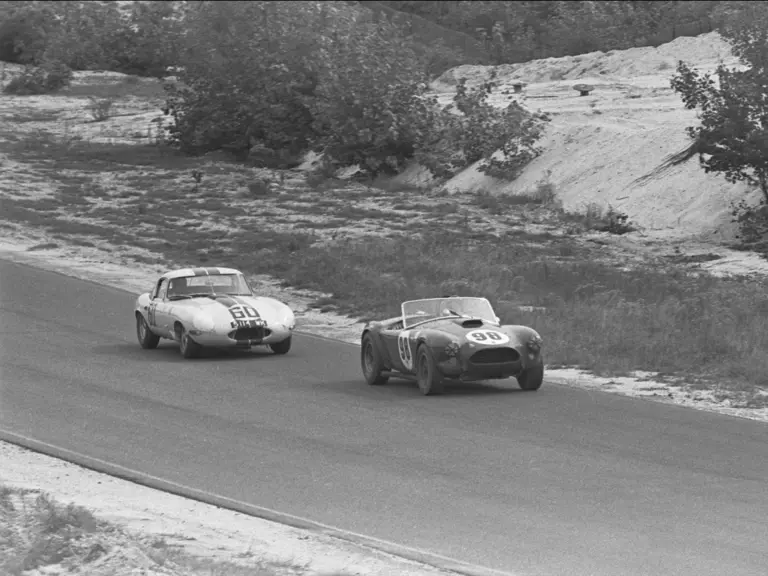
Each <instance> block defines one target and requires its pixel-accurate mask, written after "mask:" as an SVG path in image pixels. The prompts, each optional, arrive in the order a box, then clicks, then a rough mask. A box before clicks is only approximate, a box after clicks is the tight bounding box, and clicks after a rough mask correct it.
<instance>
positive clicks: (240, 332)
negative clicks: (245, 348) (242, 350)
mask: <svg viewBox="0 0 768 576" xmlns="http://www.w3.org/2000/svg"><path fill="white" fill-rule="evenodd" d="M271 333H272V331H271V330H268V329H266V328H264V327H263V326H254V327H249V328H238V329H237V330H232V332H230V333H229V334H228V336H229V337H230V338H232V339H233V340H263V339H264V338H266V337H267V336H269V335H270V334H271Z"/></svg>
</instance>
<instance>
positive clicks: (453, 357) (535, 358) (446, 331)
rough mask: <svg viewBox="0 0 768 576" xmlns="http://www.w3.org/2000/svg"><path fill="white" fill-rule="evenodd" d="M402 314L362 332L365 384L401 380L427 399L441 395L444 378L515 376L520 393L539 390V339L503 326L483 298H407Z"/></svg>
mask: <svg viewBox="0 0 768 576" xmlns="http://www.w3.org/2000/svg"><path fill="white" fill-rule="evenodd" d="M401 311H402V315H401V316H398V317H395V318H390V319H387V320H382V321H376V322H369V323H368V324H366V326H365V328H364V329H363V334H362V341H361V344H362V349H361V364H362V369H363V375H364V376H365V380H366V382H367V383H368V384H370V385H381V384H386V383H387V381H388V379H389V377H390V376H396V377H405V378H409V379H415V380H416V382H417V383H418V386H419V389H420V390H421V392H422V393H423V394H425V395H429V394H439V393H441V392H442V391H443V384H444V382H445V381H446V380H460V381H463V382H472V381H479V380H490V379H502V378H510V377H512V376H514V377H515V378H516V379H517V382H518V384H519V385H520V388H522V389H523V390H538V389H539V388H540V387H541V384H542V382H543V380H544V361H543V358H542V354H541V346H542V340H541V337H540V336H539V334H538V333H537V332H536V331H535V330H534V329H533V328H529V327H527V326H518V325H501V322H500V320H499V318H498V317H497V316H496V313H495V312H494V310H493V307H492V306H491V303H490V302H488V300H486V299H485V298H467V297H451V298H429V299H424V300H411V301H408V302H403V303H402V305H401Z"/></svg>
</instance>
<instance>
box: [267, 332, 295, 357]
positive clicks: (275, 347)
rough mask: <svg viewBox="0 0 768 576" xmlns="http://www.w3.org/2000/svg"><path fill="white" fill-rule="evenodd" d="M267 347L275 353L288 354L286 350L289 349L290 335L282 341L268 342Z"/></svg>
mask: <svg viewBox="0 0 768 576" xmlns="http://www.w3.org/2000/svg"><path fill="white" fill-rule="evenodd" d="M269 348H270V350H272V352H274V353H275V354H288V351H289V350H290V349H291V336H288V338H286V339H285V340H283V341H282V342H275V343H274V344H270V345H269Z"/></svg>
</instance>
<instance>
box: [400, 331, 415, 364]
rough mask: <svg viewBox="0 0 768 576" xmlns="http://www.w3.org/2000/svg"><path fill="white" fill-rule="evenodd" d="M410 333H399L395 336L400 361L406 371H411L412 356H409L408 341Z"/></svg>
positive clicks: (409, 344) (409, 346)
mask: <svg viewBox="0 0 768 576" xmlns="http://www.w3.org/2000/svg"><path fill="white" fill-rule="evenodd" d="M410 335H411V333H410V332H408V331H405V332H400V334H398V335H397V350H398V352H400V360H401V361H402V362H403V366H405V368H406V369H407V370H413V354H411V343H410V342H409V341H408V337H409V336H410Z"/></svg>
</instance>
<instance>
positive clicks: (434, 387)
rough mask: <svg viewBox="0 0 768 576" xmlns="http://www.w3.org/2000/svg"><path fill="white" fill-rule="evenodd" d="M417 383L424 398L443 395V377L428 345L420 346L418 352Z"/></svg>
mask: <svg viewBox="0 0 768 576" xmlns="http://www.w3.org/2000/svg"><path fill="white" fill-rule="evenodd" d="M416 382H417V383H418V385H419V390H421V393H422V394H424V396H433V395H435V394H442V393H443V389H444V383H443V377H442V375H441V374H440V373H439V372H438V370H437V365H436V364H435V358H434V356H432V351H431V350H430V349H429V347H428V346H427V345H426V344H422V345H421V346H419V349H418V350H417V351H416Z"/></svg>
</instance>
